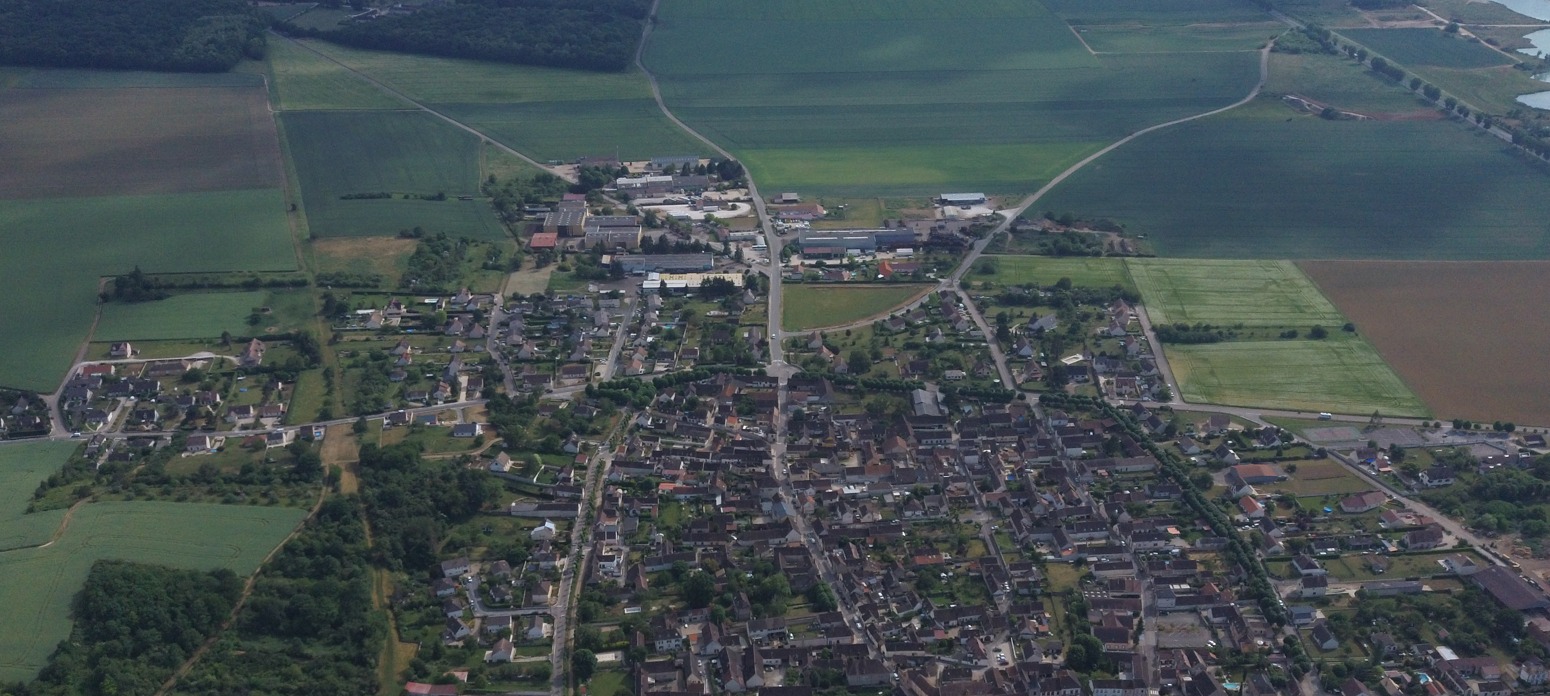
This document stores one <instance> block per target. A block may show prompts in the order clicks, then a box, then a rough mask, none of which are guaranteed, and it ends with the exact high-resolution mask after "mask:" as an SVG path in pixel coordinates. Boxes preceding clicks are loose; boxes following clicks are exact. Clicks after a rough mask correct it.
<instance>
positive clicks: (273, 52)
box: [267, 37, 413, 111]
mask: <svg viewBox="0 0 1550 696" xmlns="http://www.w3.org/2000/svg"><path fill="white" fill-rule="evenodd" d="M267 54H268V59H269V67H270V71H271V74H272V75H273V76H274V89H275V93H276V95H277V96H278V99H276V102H277V105H278V106H279V107H280V108H281V109H283V110H286V111H296V110H306V109H407V108H413V107H412V105H411V104H409V103H407V102H405V101H403V100H401V99H398V98H397V97H394V96H392V95H390V94H388V93H387V92H384V91H383V90H382V89H380V88H378V87H377V86H376V85H373V84H371V83H370V82H367V81H366V80H365V79H364V78H362V77H360V76H359V75H356V74H354V73H351V72H350V71H349V70H348V69H346V68H345V67H344V66H342V65H340V64H338V63H335V62H334V61H331V60H329V59H327V58H324V57H322V56H320V55H318V54H316V53H313V52H312V51H309V50H307V49H306V48H304V47H302V46H301V45H300V44H297V43H296V42H294V41H290V40H287V39H282V38H279V37H272V38H271V39H270V41H269V49H268V51H267Z"/></svg>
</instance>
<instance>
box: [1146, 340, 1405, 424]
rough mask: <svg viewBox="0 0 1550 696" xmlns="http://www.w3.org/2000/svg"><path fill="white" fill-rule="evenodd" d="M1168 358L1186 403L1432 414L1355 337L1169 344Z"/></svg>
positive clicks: (1387, 413) (1378, 358)
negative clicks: (1318, 339) (1321, 339)
mask: <svg viewBox="0 0 1550 696" xmlns="http://www.w3.org/2000/svg"><path fill="white" fill-rule="evenodd" d="M1165 352H1166V354H1167V357H1168V363H1169V365H1170V366H1171V367H1172V368H1173V373H1174V376H1175V377H1177V378H1178V380H1179V383H1180V390H1181V391H1182V392H1183V394H1182V396H1183V397H1184V400H1186V401H1189V402H1193V403H1208V404H1224V405H1229V406H1256V407H1263V408H1275V409H1287V410H1299V411H1312V412H1319V411H1329V412H1338V413H1348V414H1357V415H1361V414H1370V413H1372V412H1373V411H1381V412H1383V413H1384V414H1386V415H1392V416H1426V415H1429V412H1428V410H1427V408H1426V406H1425V405H1423V404H1422V403H1421V401H1420V399H1418V398H1416V396H1415V395H1414V394H1413V393H1411V391H1410V389H1409V388H1407V387H1406V386H1405V383H1404V382H1402V381H1400V379H1399V377H1398V376H1397V375H1395V374H1394V371H1393V370H1391V369H1389V366H1388V365H1387V364H1386V363H1384V362H1383V358H1382V357H1380V356H1379V355H1378V353H1377V351H1375V350H1373V348H1372V346H1370V345H1368V344H1367V342H1366V341H1363V340H1361V339H1359V338H1355V337H1345V336H1342V335H1340V334H1338V333H1337V334H1332V335H1331V337H1330V338H1329V339H1327V340H1323V341H1311V340H1296V341H1236V342H1230V343H1213V344H1207V345H1171V346H1168V347H1167V348H1166V349H1165Z"/></svg>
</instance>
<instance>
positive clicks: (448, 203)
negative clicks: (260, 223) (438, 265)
mask: <svg viewBox="0 0 1550 696" xmlns="http://www.w3.org/2000/svg"><path fill="white" fill-rule="evenodd" d="M281 120H282V122H283V124H284V126H285V134H286V139H287V141H288V142H289V145H290V151H291V156H292V158H293V159H294V161H295V163H296V171H297V174H298V176H299V178H300V179H301V191H302V200H303V201H304V202H305V205H306V209H307V223H308V227H309V228H310V229H311V231H312V234H313V235H314V236H317V237H357V236H392V235H394V234H396V233H397V232H398V231H400V230H405V229H409V228H412V227H423V228H424V229H425V230H427V231H429V232H433V233H434V232H446V233H448V234H451V235H454V236H466V237H472V238H476V239H501V238H504V237H505V234H506V233H505V230H503V229H502V228H501V226H500V224H499V223H497V222H496V220H495V215H494V212H493V211H492V210H491V209H490V206H489V204H488V203H486V202H484V201H483V200H482V196H480V193H479V147H480V144H479V140H478V139H477V138H476V137H474V136H472V135H470V134H468V133H465V132H463V131H460V130H458V129H456V128H454V127H453V126H451V125H448V124H447V123H445V122H443V121H441V120H440V119H438V118H436V117H435V116H432V115H430V114H427V113H424V112H420V111H377V112H346V111H307V112H290V113H286V114H284V115H282V117H281ZM375 193H388V194H392V198H388V199H352V200H344V199H341V198H340V197H341V196H346V195H353V194H375ZM438 194H444V195H445V197H446V200H424V199H421V198H419V197H422V196H436V195H438ZM406 196H407V198H406ZM458 196H475V197H476V200H470V201H460V200H457V198H458Z"/></svg>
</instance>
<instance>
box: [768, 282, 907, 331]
mask: <svg viewBox="0 0 1550 696" xmlns="http://www.w3.org/2000/svg"><path fill="white" fill-rule="evenodd" d="M929 289H930V288H929V287H927V286H923V285H865V286H836V285H787V286H785V289H784V290H783V291H782V295H783V296H782V301H783V302H785V305H784V306H782V307H781V319H780V323H781V328H783V329H785V330H787V331H805V330H807V329H816V328H821V327H824V326H837V325H840V324H847V323H850V322H853V321H857V320H860V319H865V318H867V317H870V316H873V315H876V314H882V313H884V312H887V311H888V310H890V309H893V308H894V307H897V306H899V305H902V304H905V303H907V302H909V301H910V300H912V299H914V298H916V297H918V296H920V295H921V294H922V293H924V292H926V291H928V290H929Z"/></svg>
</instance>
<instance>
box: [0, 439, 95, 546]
mask: <svg viewBox="0 0 1550 696" xmlns="http://www.w3.org/2000/svg"><path fill="white" fill-rule="evenodd" d="M79 446H80V443H78V442H44V441H39V442H27V443H16V444H9V445H6V446H4V447H0V550H10V549H14V548H17V547H19V546H31V545H36V544H41V543H43V542H45V541H48V537H49V535H50V534H53V533H54V530H55V529H57V528H58V527H59V521H60V519H61V518H63V517H64V511H63V510H51V511H48V512H40V513H34V514H27V503H28V501H30V500H32V491H33V490H34V489H36V488H37V486H38V483H39V482H40V481H42V480H44V479H46V478H48V477H49V475H51V474H53V473H54V472H56V471H58V470H59V469H60V467H63V466H64V465H65V461H67V460H68V459H69V458H70V453H72V452H74V451H75V449H76V448H77V447H79Z"/></svg>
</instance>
